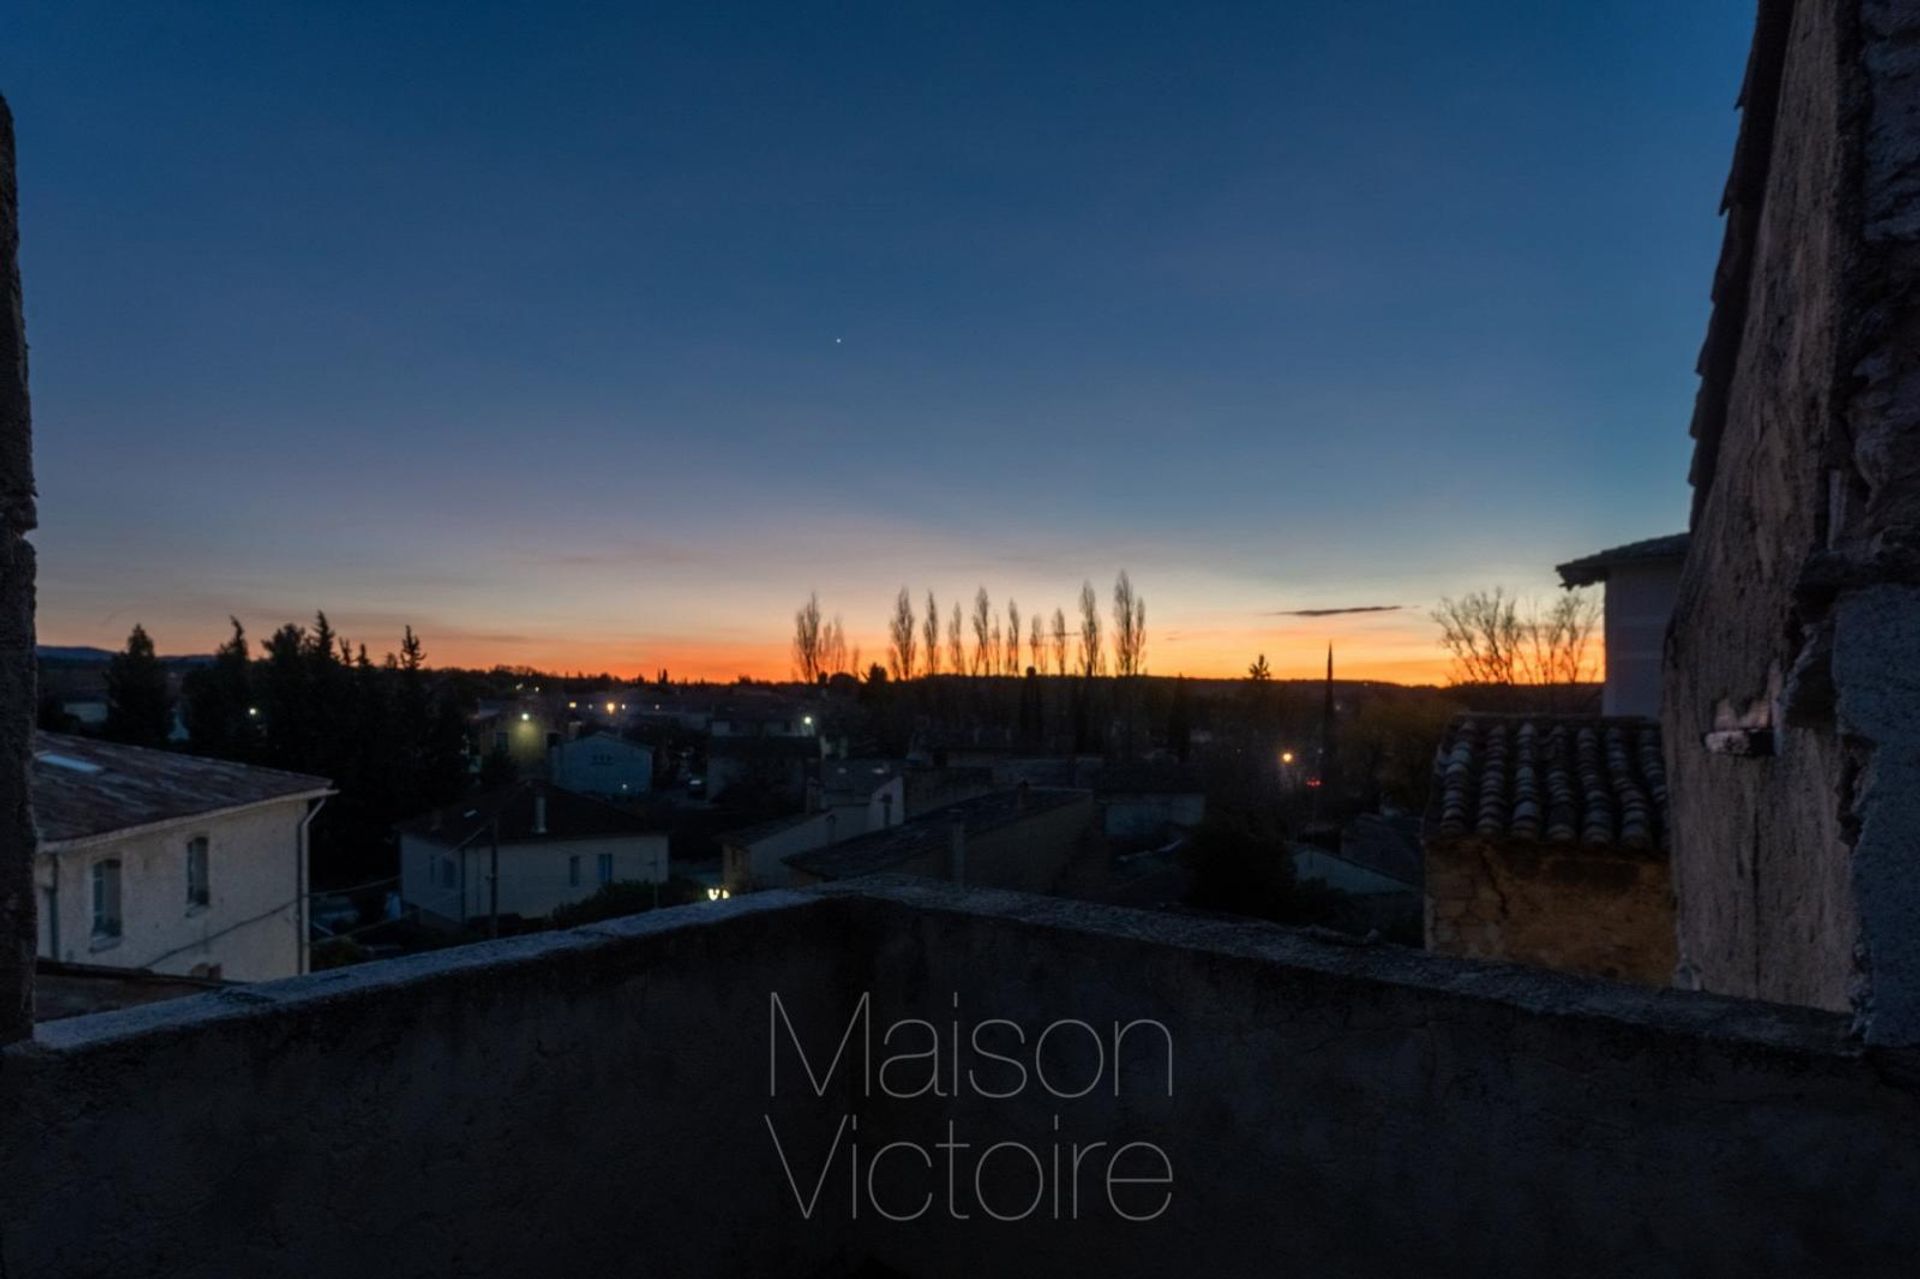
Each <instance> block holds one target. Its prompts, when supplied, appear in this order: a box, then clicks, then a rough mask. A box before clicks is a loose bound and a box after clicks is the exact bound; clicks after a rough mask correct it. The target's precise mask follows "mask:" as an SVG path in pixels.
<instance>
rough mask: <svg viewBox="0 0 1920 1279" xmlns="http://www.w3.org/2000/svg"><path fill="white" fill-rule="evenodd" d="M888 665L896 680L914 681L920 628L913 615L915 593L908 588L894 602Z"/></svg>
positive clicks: (888, 635)
mask: <svg viewBox="0 0 1920 1279" xmlns="http://www.w3.org/2000/svg"><path fill="white" fill-rule="evenodd" d="M887 638H888V641H889V642H888V647H887V664H888V666H889V667H890V668H891V669H892V674H893V678H894V679H896V680H903V679H912V678H913V676H914V670H915V666H914V663H915V662H916V661H918V660H919V651H918V650H919V645H920V628H919V626H918V625H917V619H915V617H914V615H913V592H911V591H909V590H908V589H907V588H906V587H904V586H903V587H901V588H900V594H899V595H898V596H897V597H896V598H895V599H894V601H893V621H892V622H891V623H890V624H889V625H888V627H887Z"/></svg>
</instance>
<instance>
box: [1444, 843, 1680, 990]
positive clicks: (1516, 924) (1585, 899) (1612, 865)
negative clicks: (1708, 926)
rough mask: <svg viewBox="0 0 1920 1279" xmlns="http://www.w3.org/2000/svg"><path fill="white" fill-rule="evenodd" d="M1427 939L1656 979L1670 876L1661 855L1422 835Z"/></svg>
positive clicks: (1624, 977)
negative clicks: (1434, 839) (1426, 840)
mask: <svg viewBox="0 0 1920 1279" xmlns="http://www.w3.org/2000/svg"><path fill="white" fill-rule="evenodd" d="M1426 874H1427V885H1426V898H1427V899H1426V937H1427V947H1428V949H1430V950H1434V951H1437V952H1439V953H1441V954H1444V955H1462V956H1465V957H1467V958H1469V959H1500V960H1513V961H1515V962H1518V963H1525V964H1540V965H1543V966H1545V967H1548V968H1558V969H1560V970H1561V971H1563V972H1570V973H1585V974H1587V975H1589V976H1593V977H1610V978H1613V979H1615V980H1618V981H1631V982H1637V983H1639V984H1641V985H1645V986H1665V985H1666V984H1667V983H1668V982H1669V981H1670V980H1671V979H1672V975H1673V964H1674V945H1673V882H1672V878H1671V876H1670V875H1669V873H1668V862H1667V858H1666V856H1665V854H1664V853H1650V854H1636V853H1631V852H1625V851H1615V850H1598V851H1590V850H1586V849H1582V848H1579V847H1577V846H1575V847H1570V848H1559V847H1554V846H1550V845H1539V844H1535V845H1526V846H1516V845H1513V844H1510V843H1506V842H1503V841H1501V840H1488V839H1473V838H1467V839H1461V840H1455V841H1449V842H1445V843H1431V844H1429V845H1428V847H1427V854H1426Z"/></svg>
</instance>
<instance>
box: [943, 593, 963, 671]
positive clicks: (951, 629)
mask: <svg viewBox="0 0 1920 1279" xmlns="http://www.w3.org/2000/svg"><path fill="white" fill-rule="evenodd" d="M961 624H962V623H961V621H960V601H959V600H955V601H954V602H953V614H952V615H951V616H950V617H949V618H948V619H947V665H948V666H949V667H950V668H951V669H952V670H953V673H954V674H955V675H965V674H966V673H967V646H966V643H965V641H964V640H962V638H961V634H960V627H961Z"/></svg>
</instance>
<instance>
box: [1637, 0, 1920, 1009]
mask: <svg viewBox="0 0 1920 1279" xmlns="http://www.w3.org/2000/svg"><path fill="white" fill-rule="evenodd" d="M1916 40H1920V13H1916V12H1915V11H1914V9H1913V7H1912V6H1910V5H1905V6H1903V5H1900V4H1897V3H1893V2H1892V0H1798V2H1797V3H1786V2H1785V0H1765V3H1763V4H1762V5H1761V8H1760V22H1759V36H1758V38H1757V40H1756V44H1755V50H1754V57H1753V62H1752V65H1751V67H1750V70H1749V75H1748V83H1747V89H1746V93H1745V118H1744V120H1743V125H1742V136H1741V142H1740V145H1739V148H1738V150H1737V153H1736V157H1735V163H1734V173H1733V176H1732V178H1731V179H1730V181H1729V185H1728V201H1729V209H1728V227H1727V240H1726V248H1725V251H1724V253H1723V258H1722V262H1721V268H1720V273H1719V276H1718V277H1717V279H1716V281H1715V311H1714V320H1713V323H1712V326H1711V327H1710V330H1709V334H1708V340H1707V345H1706V348H1705V350H1704V351H1703V353H1702V377H1703V381H1702V386H1701V392H1700V404H1699V406H1698V408H1697V409H1696V414H1695V425H1694V430H1695V434H1696V436H1698V437H1699V444H1698V446H1697V450H1696V456H1695V472H1694V483H1695V489H1696V491H1695V508H1694V524H1693V530H1692V532H1693V536H1692V543H1691V546H1690V549H1689V553H1688V558H1687V564H1686V568H1685V570H1684V572H1683V575H1682V581H1681V589H1680V595H1679V599H1678V602H1677V604H1676V609H1675V615H1674V621H1673V626H1672V630H1671V632H1670V635H1669V643H1668V653H1667V678H1666V700H1665V706H1664V711H1663V716H1664V722H1665V730H1666V731H1665V740H1666V743H1667V751H1668V768H1669V773H1670V776H1671V780H1672V783H1673V786H1672V794H1673V825H1674V836H1673V847H1674V850H1675V865H1674V875H1675V886H1676V889H1677V893H1678V898H1679V914H1678V929H1679V945H1680V966H1681V972H1682V974H1683V976H1684V977H1685V978H1686V979H1687V980H1689V981H1691V982H1693V983H1694V984H1697V985H1699V986H1701V987H1703V988H1706V989H1710V990H1718V991H1725V992H1729V993H1734V994H1743V995H1752V996H1758V997H1762V998H1767V999H1776V1000H1783V1001H1792V1002H1796V1003H1806V1004H1812V1005H1816V1006H1819V1007H1825V1008H1834V1009H1841V1008H1847V1007H1852V1008H1854V1009H1855V1010H1856V1012H1857V1013H1858V1014H1859V1017H1860V1019H1861V1024H1862V1027H1863V1029H1864V1032H1865V1033H1866V1034H1867V1035H1868V1036H1869V1037H1870V1038H1872V1039H1874V1040H1875V1041H1877V1042H1882V1043H1915V1042H1920V808H1917V807H1916V805H1915V803H1914V801H1913V800H1912V798H1911V797H1912V796H1913V795H1914V794H1916V793H1920V681H1916V680H1914V679H1913V678H1911V677H1910V676H1909V675H1908V674H1907V672H1909V671H1911V670H1912V669H1913V663H1914V650H1913V649H1912V648H1903V647H1900V644H1901V643H1904V642H1905V641H1904V640H1902V639H1900V638H1899V637H1908V636H1911V634H1913V633H1914V632H1915V629H1916V627H1920V339H1917V338H1916V335H1915V325H1916V322H1917V321H1920V308H1917V307H1916V302H1917V301H1920V160H1917V159H1916V157H1920V67H1917V66H1916V62H1915V57H1914V54H1913V49H1914V47H1915V42H1916ZM1728 728H1738V729H1751V730H1758V731H1760V732H1761V733H1763V734H1770V738H1764V739H1763V740H1764V741H1765V742H1766V744H1767V745H1769V746H1770V747H1771V753H1770V754H1768V753H1765V752H1764V751H1763V752H1762V753H1760V754H1757V755H1730V754H1720V753H1715V752H1713V751H1710V750H1709V749H1707V747H1706V745H1705V740H1706V735H1707V734H1708V733H1709V732H1713V731H1715V730H1721V729H1728Z"/></svg>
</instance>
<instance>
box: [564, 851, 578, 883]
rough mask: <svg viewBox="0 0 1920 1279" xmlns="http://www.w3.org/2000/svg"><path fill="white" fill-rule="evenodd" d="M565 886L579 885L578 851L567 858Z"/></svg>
mask: <svg viewBox="0 0 1920 1279" xmlns="http://www.w3.org/2000/svg"><path fill="white" fill-rule="evenodd" d="M567 887H569V888H578V887H580V855H579V854H578V853H575V854H574V855H573V856H572V857H569V858H567Z"/></svg>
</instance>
